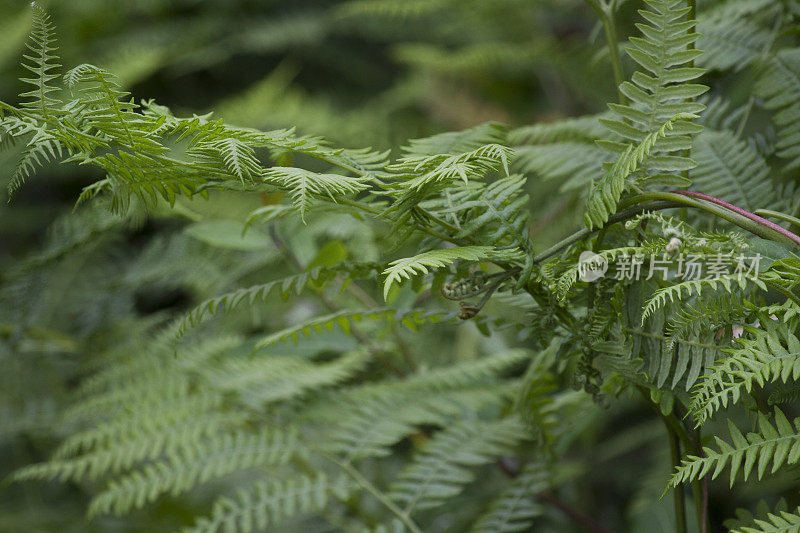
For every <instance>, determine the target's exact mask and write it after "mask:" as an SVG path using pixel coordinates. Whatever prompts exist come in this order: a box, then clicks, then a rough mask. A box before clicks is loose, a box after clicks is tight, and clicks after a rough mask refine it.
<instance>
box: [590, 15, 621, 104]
mask: <svg viewBox="0 0 800 533" xmlns="http://www.w3.org/2000/svg"><path fill="white" fill-rule="evenodd" d="M586 2H587V3H588V4H589V5H590V6H592V9H594V10H595V12H596V13H597V16H599V17H600V21H601V22H602V23H603V30H604V31H605V34H606V43H607V44H608V55H609V59H610V60H611V68H612V69H613V70H614V83H615V84H616V86H617V95H618V97H619V102H620V103H621V104H624V103H625V102H626V101H627V99H626V98H625V95H624V94H622V90H621V89H620V85H622V81H623V79H624V78H623V74H622V61H621V60H620V57H619V43H618V42H617V27H616V24H615V23H614V12H613V7H612V6H611V5H606V4H602V5H601V4H600V3H599V2H598V1H597V0H586Z"/></svg>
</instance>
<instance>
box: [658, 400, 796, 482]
mask: <svg viewBox="0 0 800 533" xmlns="http://www.w3.org/2000/svg"><path fill="white" fill-rule="evenodd" d="M758 427H759V432H758V433H748V434H747V436H746V437H745V436H744V435H743V434H742V432H741V431H740V430H739V429H738V428H737V427H736V426H735V425H734V424H733V422H731V421H730V420H728V430H729V431H730V434H731V441H732V444H730V443H728V442H726V441H724V440H722V439H721V438H719V437H714V439H715V441H716V444H717V448H718V449H716V450H715V449H713V448H711V447H710V446H707V447H704V448H703V452H704V453H705V457H697V456H695V455H690V456H688V457H687V458H685V459H684V460H683V461H682V462H681V465H680V466H679V467H677V468H676V469H675V473H674V474H673V475H672V478H671V479H670V481H669V486H670V487H673V488H674V487H677V486H678V485H679V484H681V483H685V482H686V483H688V482H691V481H694V480H696V479H699V478H701V477H703V476H705V475H706V474H708V473H709V472H711V469H712V468H713V469H714V471H713V472H712V473H711V479H716V477H717V476H718V475H719V474H720V473H721V472H722V471H723V470H724V469H725V467H726V466H728V465H730V469H731V473H730V485H731V487H732V486H733V483H734V481H735V480H736V475H737V474H738V473H739V472H740V471H741V472H742V474H743V476H744V480H745V481H747V478H748V477H749V475H750V473H751V472H752V471H753V467H757V474H758V479H761V478H762V477H763V476H764V473H765V472H766V471H767V466H769V463H770V461H771V462H772V470H771V473H773V474H774V473H775V472H777V471H778V469H780V468H781V467H782V466H784V465H793V464H795V463H797V461H798V460H800V419H796V420H795V421H794V427H792V424H790V423H789V420H787V418H786V415H784V414H783V412H782V411H781V410H780V409H778V408H775V421H774V425H773V423H770V421H769V419H768V418H767V415H765V414H764V413H761V412H759V413H758Z"/></svg>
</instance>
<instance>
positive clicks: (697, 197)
mask: <svg viewBox="0 0 800 533" xmlns="http://www.w3.org/2000/svg"><path fill="white" fill-rule="evenodd" d="M653 200H666V201H671V202H674V203H675V204H678V205H685V206H687V207H695V208H698V209H702V210H703V211H707V212H709V213H711V214H713V215H716V216H718V217H719V218H722V219H724V220H727V221H728V222H731V223H733V224H736V225H737V226H739V227H740V228H743V229H745V230H747V231H749V232H750V233H753V234H754V235H757V236H759V237H761V238H764V239H768V240H771V241H775V242H782V243H784V244H791V245H794V246H795V247H797V248H800V237H798V236H797V235H795V234H794V233H792V232H791V231H789V230H787V229H785V228H782V227H781V226H778V225H777V224H775V223H773V222H770V221H769V220H766V219H764V218H761V217H759V216H757V215H754V214H753V213H751V212H749V211H746V210H744V209H742V208H741V207H737V206H735V205H732V204H729V203H728V202H725V201H724V200H720V199H719V198H715V197H713V196H709V195H707V194H703V193H699V192H694V191H671V192H647V193H643V194H640V195H637V196H633V197H631V198H628V199H627V200H624V201H623V202H621V203H620V207H628V206H632V205H636V204H643V203H645V202H650V201H653ZM671 207H676V205H672V206H671ZM662 209H663V207H662ZM609 221H610V220H609Z"/></svg>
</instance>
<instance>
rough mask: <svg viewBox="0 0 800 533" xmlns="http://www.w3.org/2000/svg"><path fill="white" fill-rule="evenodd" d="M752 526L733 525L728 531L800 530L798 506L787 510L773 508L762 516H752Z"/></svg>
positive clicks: (771, 532) (776, 532)
mask: <svg viewBox="0 0 800 533" xmlns="http://www.w3.org/2000/svg"><path fill="white" fill-rule="evenodd" d="M752 523H753V525H752V526H734V527H733V528H732V529H730V533H797V532H798V531H800V507H797V508H796V509H795V510H794V511H792V512H788V511H783V510H775V511H774V512H770V513H767V514H766V516H765V517H764V518H754V519H753V520H752Z"/></svg>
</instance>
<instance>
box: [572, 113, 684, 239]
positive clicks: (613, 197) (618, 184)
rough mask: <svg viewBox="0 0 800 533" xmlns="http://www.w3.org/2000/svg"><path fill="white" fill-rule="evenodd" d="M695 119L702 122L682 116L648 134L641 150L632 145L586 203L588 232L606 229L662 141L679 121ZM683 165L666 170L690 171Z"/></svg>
mask: <svg viewBox="0 0 800 533" xmlns="http://www.w3.org/2000/svg"><path fill="white" fill-rule="evenodd" d="M693 118H699V116H698V115H694V114H691V113H678V114H676V115H675V116H673V117H672V118H670V119H668V120H667V121H666V122H664V124H663V125H662V126H661V127H660V128H658V129H657V130H655V131H653V132H652V133H649V134H647V135H646V136H645V137H644V138H643V139H642V140H641V141H640V142H639V144H638V145H637V146H635V147H634V145H632V144H631V145H628V148H627V149H626V150H625V152H623V153H622V155H621V156H620V157H619V159H617V161H616V162H615V163H614V164H613V165H612V166H611V168H610V169H609V170H608V172H606V174H605V175H604V176H603V177H602V178H601V179H600V180H598V181H597V182H596V183H594V184H593V186H592V190H591V192H590V193H589V198H588V199H587V201H586V215H585V217H584V218H585V221H586V226H587V227H588V228H590V229H591V228H594V227H602V226H603V225H604V224H605V223H606V222H607V221H608V217H609V215H610V214H611V213H614V212H615V211H616V209H617V204H618V203H619V199H620V197H621V196H622V193H623V192H624V191H625V189H626V188H627V187H628V186H629V183H628V179H629V177H630V176H631V175H632V174H634V173H635V172H637V171H638V170H639V169H640V167H641V165H642V163H644V162H645V160H647V161H650V157H649V156H650V154H651V152H653V150H654V149H655V148H656V147H657V146H658V144H659V141H660V140H662V139H664V138H666V137H667V135H668V133H669V132H671V131H673V130H674V128H675V125H676V123H677V122H678V121H687V120H690V119H693ZM617 133H619V131H617ZM664 157H665V156H660V159H659V161H663V160H664ZM676 165H677V166H676ZM682 165H683V163H682V162H680V163H679V162H678V161H677V160H676V161H673V164H672V166H671V167H670V168H667V169H663V170H688V168H689V167H687V166H682ZM645 177H647V176H645Z"/></svg>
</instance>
